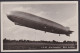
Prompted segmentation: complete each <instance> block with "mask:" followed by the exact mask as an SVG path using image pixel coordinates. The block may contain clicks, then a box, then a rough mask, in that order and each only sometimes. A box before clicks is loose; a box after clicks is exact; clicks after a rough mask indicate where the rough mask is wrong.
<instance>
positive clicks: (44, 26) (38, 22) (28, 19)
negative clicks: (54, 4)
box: [7, 11, 69, 34]
mask: <svg viewBox="0 0 80 53" xmlns="http://www.w3.org/2000/svg"><path fill="white" fill-rule="evenodd" d="M7 16H8V18H9V19H10V20H11V21H13V22H14V23H17V25H21V26H26V27H30V28H33V29H37V30H42V31H45V32H51V33H57V34H69V32H68V31H69V30H67V29H66V28H65V27H64V26H62V25H60V24H58V23H56V22H52V21H50V20H47V19H44V18H41V17H39V16H35V15H32V14H29V13H24V12H20V11H14V12H12V13H11V14H9V15H7Z"/></svg>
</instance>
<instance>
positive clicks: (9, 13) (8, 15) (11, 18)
mask: <svg viewBox="0 0 80 53" xmlns="http://www.w3.org/2000/svg"><path fill="white" fill-rule="evenodd" d="M7 17H8V19H10V20H11V21H13V16H12V12H8V13H7Z"/></svg>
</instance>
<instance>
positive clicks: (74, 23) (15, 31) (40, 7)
mask: <svg viewBox="0 0 80 53" xmlns="http://www.w3.org/2000/svg"><path fill="white" fill-rule="evenodd" d="M11 11H23V12H28V13H31V14H34V15H37V16H40V17H43V18H45V19H48V20H51V21H55V22H57V23H59V24H61V25H63V26H65V27H70V30H72V31H74V32H73V33H72V34H70V37H69V36H66V35H64V34H61V35H60V36H59V34H54V33H49V32H47V33H45V32H44V31H40V30H35V29H32V28H28V27H24V26H19V25H15V24H14V23H13V22H12V21H10V20H9V19H8V18H7V13H9V12H11ZM1 18H2V27H3V29H2V30H3V34H2V36H3V38H7V39H11V40H20V39H23V40H37V41H38V40H47V41H52V40H56V41H64V40H66V41H77V40H78V9H77V4H76V3H55V4H54V2H53V3H50V4H47V3H45V4H44V3H41V4H38V3H35V4H27V3H21V4H19V3H18V4H16V3H15V4H14V3H10V4H8V3H6V4H3V5H2V17H1Z"/></svg>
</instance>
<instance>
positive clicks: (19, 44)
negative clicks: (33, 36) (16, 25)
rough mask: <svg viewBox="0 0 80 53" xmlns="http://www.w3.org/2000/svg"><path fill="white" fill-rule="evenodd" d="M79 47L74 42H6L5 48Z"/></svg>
mask: <svg viewBox="0 0 80 53" xmlns="http://www.w3.org/2000/svg"><path fill="white" fill-rule="evenodd" d="M41 49H77V44H73V43H66V44H65V43H59V44H57V43H42V42H41V43H39V42H38V43H36V42H4V43H3V50H41Z"/></svg>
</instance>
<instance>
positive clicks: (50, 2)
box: [1, 1, 79, 52]
mask: <svg viewBox="0 0 80 53" xmlns="http://www.w3.org/2000/svg"><path fill="white" fill-rule="evenodd" d="M66 3H67V4H69V3H70V4H71V3H76V5H77V9H78V1H39V2H38V1H26V2H25V1H23V2H22V1H16V2H1V52H65V51H79V39H78V40H77V41H78V44H77V49H54V50H53V49H52V50H3V41H2V40H3V24H2V22H3V20H2V17H3V16H2V13H3V12H2V11H3V9H2V8H3V4H66ZM77 13H78V10H77ZM77 16H78V14H77ZM78 36H79V35H78Z"/></svg>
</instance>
